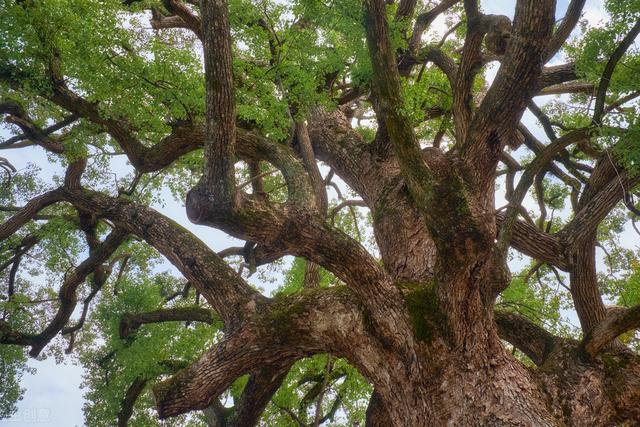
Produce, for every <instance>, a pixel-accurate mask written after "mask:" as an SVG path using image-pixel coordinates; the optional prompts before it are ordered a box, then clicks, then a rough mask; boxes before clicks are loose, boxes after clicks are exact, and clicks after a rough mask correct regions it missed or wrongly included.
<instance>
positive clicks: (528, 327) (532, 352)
mask: <svg viewBox="0 0 640 427" xmlns="http://www.w3.org/2000/svg"><path fill="white" fill-rule="evenodd" d="M494 316H495V320H496V325H497V326H498V335H499V336H500V338H502V339H503V340H505V341H507V342H509V343H511V344H513V345H514V346H515V347H516V348H517V349H518V350H520V351H522V352H523V353H524V354H526V355H527V356H528V357H529V358H530V359H531V360H532V361H533V363H535V364H536V365H542V364H543V363H544V362H545V360H546V358H547V357H548V356H549V354H551V352H552V351H553V349H554V348H555V346H556V344H557V343H558V338H557V337H555V336H554V335H552V334H550V333H549V332H547V331H545V330H544V329H543V328H541V327H540V326H538V325H536V324H535V323H533V322H532V321H531V320H529V319H527V318H526V317H524V316H522V315H520V314H516V313H512V312H508V311H502V310H496V311H495V313H494Z"/></svg>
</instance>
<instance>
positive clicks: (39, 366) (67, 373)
mask: <svg viewBox="0 0 640 427" xmlns="http://www.w3.org/2000/svg"><path fill="white" fill-rule="evenodd" d="M567 3H568V0H559V1H558V7H557V10H558V11H557V13H556V16H557V17H562V16H563V15H564V11H565V10H566V7H567ZM600 4H601V2H600V1H597V0H588V1H587V5H586V6H585V10H584V18H585V19H588V20H589V22H591V23H603V22H606V15H605V14H604V12H603V11H602V9H601V6H600ZM514 5H515V0H497V1H487V0H484V1H482V6H483V10H484V11H485V13H493V14H504V15H508V16H512V15H513V10H514ZM434 26H436V29H438V30H439V31H438V32H439V33H440V34H442V33H443V32H444V31H446V27H445V24H444V22H443V20H440V22H436V23H434ZM554 60H555V61H560V60H561V58H556V59H554ZM496 71H497V67H493V68H492V69H490V70H489V71H488V76H489V78H492V77H493V76H494V75H495V72H496ZM537 101H538V102H539V103H540V101H541V98H537ZM523 121H524V122H525V123H526V124H527V125H528V126H530V128H531V129H535V130H536V132H535V133H536V134H537V136H539V137H540V138H541V139H542V140H546V138H545V136H544V133H543V132H542V131H541V130H540V129H539V127H538V126H537V125H536V124H535V120H534V119H533V117H532V116H531V115H530V114H527V115H525V117H524V119H523ZM5 137H6V133H4V134H3V131H2V130H1V129H0V140H3V139H5ZM0 156H2V157H6V158H7V159H9V161H10V162H11V163H12V164H13V165H14V166H16V167H17V168H18V169H22V168H24V167H26V166H27V164H28V163H36V164H37V165H39V166H40V167H41V168H42V175H41V176H42V177H44V178H45V179H47V178H49V177H50V176H52V174H53V173H54V170H52V169H50V167H49V166H48V162H47V159H46V156H45V155H44V154H43V152H42V151H41V150H40V149H38V148H33V149H19V150H5V151H2V153H0ZM121 168H123V169H126V166H124V165H121ZM166 200H167V203H166V205H165V206H164V207H158V206H156V208H157V209H158V210H160V211H161V212H162V213H163V214H165V215H167V216H169V217H171V218H173V219H174V220H176V221H178V222H179V223H181V224H182V225H184V226H186V227H187V228H188V229H190V230H191V231H193V232H194V233H196V235H197V236H199V237H200V238H201V239H202V240H203V241H204V242H205V243H207V244H208V245H209V246H210V247H211V248H213V249H214V250H216V251H218V250H222V249H224V248H226V247H228V246H232V245H234V243H237V241H235V240H234V239H232V238H230V237H228V236H227V235H225V234H224V233H222V232H220V231H217V230H214V229H212V228H209V227H204V226H198V225H194V224H192V223H191V222H189V221H188V219H187V217H186V214H185V210H184V206H183V205H182V204H181V203H177V202H174V201H173V198H172V197H171V196H170V195H169V194H168V193H167V197H166ZM498 204H499V203H498ZM29 366H30V367H33V368H35V369H36V370H37V372H36V373H35V374H28V373H25V375H24V377H23V380H22V386H23V387H24V388H26V390H27V391H26V393H25V395H24V399H23V400H22V401H21V402H19V407H18V412H17V413H16V414H15V415H14V416H13V417H12V418H10V419H8V420H0V426H5V425H6V426H12V427H28V426H52V427H53V426H55V427H74V426H82V425H84V422H83V414H82V406H83V404H84V399H83V391H82V390H81V389H80V384H81V381H82V368H81V367H80V366H76V365H73V363H72V361H71V360H66V361H65V362H64V363H61V364H56V363H55V361H54V360H53V358H52V357H49V358H47V359H45V360H34V359H30V361H29Z"/></svg>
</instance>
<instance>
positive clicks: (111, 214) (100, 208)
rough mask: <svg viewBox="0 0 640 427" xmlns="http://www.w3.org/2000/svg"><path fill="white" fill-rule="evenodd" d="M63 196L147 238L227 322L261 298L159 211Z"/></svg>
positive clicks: (97, 196)
mask: <svg viewBox="0 0 640 427" xmlns="http://www.w3.org/2000/svg"><path fill="white" fill-rule="evenodd" d="M64 198H65V199H66V200H67V201H68V202H69V203H71V204H73V205H75V206H77V207H78V208H81V209H84V210H86V211H89V212H93V213H95V214H96V215H98V216H102V217H105V218H107V219H109V220H111V221H113V222H114V223H116V224H117V225H118V226H120V227H122V228H123V229H125V230H127V231H128V232H130V233H132V234H135V235H137V236H139V237H140V238H142V239H144V240H146V241H147V243H149V244H150V245H151V246H153V247H154V248H156V249H157V250H158V251H159V252H160V253H162V254H163V255H164V256H165V257H166V258H167V259H168V260H169V261H170V262H171V263H172V264H174V265H175V266H176V267H177V268H178V269H179V270H180V271H181V272H182V274H183V275H184V276H185V277H186V278H187V279H188V280H189V281H190V282H191V283H193V284H194V286H195V287H196V288H197V289H198V291H199V292H200V293H201V294H202V295H203V296H204V297H205V298H206V299H207V301H208V302H209V304H211V306H212V307H213V308H214V310H215V311H216V312H217V313H218V314H219V315H220V317H221V319H222V320H223V321H224V322H225V323H227V322H230V321H232V320H233V319H235V318H236V317H237V316H239V315H241V314H242V313H243V310H242V308H241V306H243V305H244V304H245V303H247V302H248V301H249V300H251V299H252V298H257V297H258V294H257V292H256V291H254V290H253V289H251V287H250V286H249V285H247V284H246V283H245V282H244V281H243V280H242V279H241V278H240V277H238V275H237V274H236V273H235V271H233V270H232V269H231V268H230V267H229V266H228V265H227V264H226V263H225V262H224V261H223V260H222V259H221V258H220V257H218V256H217V255H216V254H215V253H214V252H213V251H212V250H211V249H209V247H208V246H206V245H205V244H204V243H203V242H202V241H200V240H199V239H198V238H197V237H195V236H194V235H193V234H192V233H190V232H189V231H188V230H186V229H185V228H183V227H181V226H180V225H178V224H177V223H175V222H174V221H172V220H170V219H169V218H167V217H165V216H164V215H162V214H160V213H158V212H157V211H155V210H153V209H151V208H148V207H146V206H141V205H138V204H136V203H134V202H131V201H129V200H124V199H114V198H111V197H108V196H105V195H103V194H101V193H98V192H92V191H88V190H79V191H69V190H67V191H65V193H64Z"/></svg>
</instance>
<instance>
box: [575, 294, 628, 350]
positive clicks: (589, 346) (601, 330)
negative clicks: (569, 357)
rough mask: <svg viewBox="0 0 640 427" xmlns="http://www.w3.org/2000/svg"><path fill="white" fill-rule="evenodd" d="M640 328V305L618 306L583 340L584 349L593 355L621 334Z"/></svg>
mask: <svg viewBox="0 0 640 427" xmlns="http://www.w3.org/2000/svg"><path fill="white" fill-rule="evenodd" d="M638 328H640V305H637V306H635V307H632V308H622V307H616V308H615V309H614V310H609V312H608V314H607V317H605V319H604V320H603V321H602V322H600V323H599V324H598V325H596V326H595V327H594V328H593V329H592V330H591V331H590V332H589V333H588V334H587V335H586V336H585V337H584V339H583V340H582V343H581V346H582V349H583V350H584V351H585V352H586V353H587V354H588V355H589V356H591V357H595V356H596V355H598V353H600V352H601V351H602V350H603V349H604V348H605V347H606V346H607V345H608V344H609V343H610V342H611V341H613V340H614V339H615V338H616V337H618V336H619V335H621V334H623V333H625V332H627V331H630V330H632V329H638Z"/></svg>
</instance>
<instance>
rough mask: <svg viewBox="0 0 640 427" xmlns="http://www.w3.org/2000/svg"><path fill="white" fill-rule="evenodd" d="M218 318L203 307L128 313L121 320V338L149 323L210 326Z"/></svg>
mask: <svg viewBox="0 0 640 427" xmlns="http://www.w3.org/2000/svg"><path fill="white" fill-rule="evenodd" d="M215 320H216V316H215V315H214V313H213V312H212V311H211V310H208V309H206V308H201V307H175V308H165V309H160V310H154V311H149V312H146V313H135V314H132V313H126V314H125V315H123V316H122V319H120V329H119V331H120V332H119V333H120V338H122V339H124V338H127V337H129V336H131V335H132V334H134V333H135V332H136V331H137V330H138V328H140V326H142V325H146V324H148V323H162V322H181V321H184V322H203V323H207V324H209V325H211V324H213V322H215Z"/></svg>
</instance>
